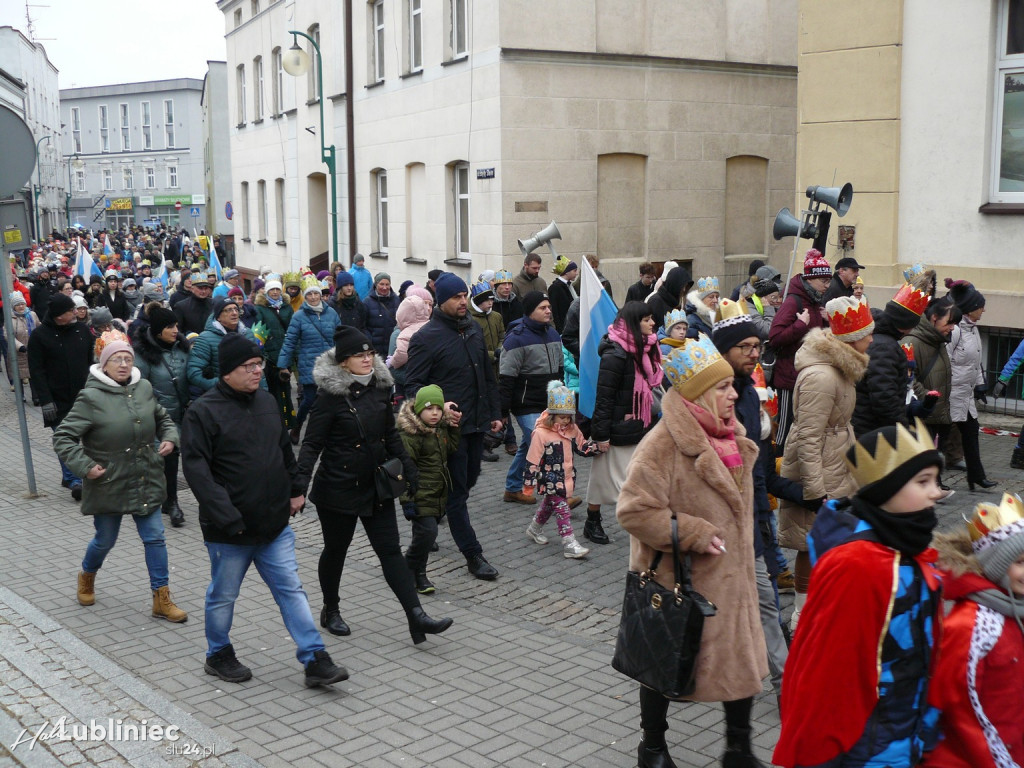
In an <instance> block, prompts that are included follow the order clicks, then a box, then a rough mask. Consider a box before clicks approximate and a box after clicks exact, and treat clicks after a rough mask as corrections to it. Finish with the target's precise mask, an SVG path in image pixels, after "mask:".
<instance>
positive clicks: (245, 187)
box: [239, 181, 249, 240]
mask: <svg viewBox="0 0 1024 768" xmlns="http://www.w3.org/2000/svg"><path fill="white" fill-rule="evenodd" d="M239 197H241V198H242V210H241V214H242V239H243V240H248V239H249V182H248V181H243V182H242V189H241V194H240V195H239Z"/></svg>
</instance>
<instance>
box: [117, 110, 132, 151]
mask: <svg viewBox="0 0 1024 768" xmlns="http://www.w3.org/2000/svg"><path fill="white" fill-rule="evenodd" d="M117 112H118V119H119V121H120V122H119V125H120V126H121V151H122V152H131V151H132V137H131V127H130V126H129V123H128V105H127V104H118V105H117Z"/></svg>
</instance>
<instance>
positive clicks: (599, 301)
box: [579, 259, 619, 419]
mask: <svg viewBox="0 0 1024 768" xmlns="http://www.w3.org/2000/svg"><path fill="white" fill-rule="evenodd" d="M580 268H581V269H582V270H583V276H582V277H581V278H580V364H579V369H580V398H579V401H580V402H579V411H580V413H582V414H583V415H584V416H586V417H587V418H588V419H589V418H591V417H592V416H593V415H594V400H595V399H596V396H597V370H598V368H599V366H600V364H601V357H600V355H598V354H597V346H598V344H600V343H601V338H602V337H603V336H604V335H605V334H606V333H607V332H608V326H609V325H611V324H612V323H613V322H615V316H616V315H617V314H618V313H619V310H618V308H617V307H616V306H615V302H614V301H612V297H611V296H609V295H608V292H607V291H605V289H604V287H603V286H602V285H601V281H600V280H599V279H598V277H597V273H596V272H594V268H593V267H592V266H590V262H588V261H587V260H586V259H581V260H580Z"/></svg>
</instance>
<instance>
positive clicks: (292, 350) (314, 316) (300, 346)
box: [277, 302, 339, 384]
mask: <svg viewBox="0 0 1024 768" xmlns="http://www.w3.org/2000/svg"><path fill="white" fill-rule="evenodd" d="M321 306H322V307H323V308H324V311H323V312H314V311H313V310H312V309H310V307H309V305H308V304H306V303H305V302H303V304H302V306H301V307H300V308H299V311H298V312H296V313H295V315H294V316H293V317H292V321H291V323H289V325H288V333H286V334H285V337H284V344H283V345H281V354H280V355H278V358H277V367H278V368H291V367H292V363H294V362H295V361H296V359H297V360H298V362H299V383H300V384H312V383H313V364H314V363H315V362H316V359H317V358H318V357H319V356H320V355H322V354H323V353H324V352H326V351H327V350H328V349H334V329H335V328H337V327H338V325H339V320H338V313H337V312H335V311H334V310H333V309H331V308H330V307H329V306H327V305H326V304H321Z"/></svg>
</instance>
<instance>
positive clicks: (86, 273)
mask: <svg viewBox="0 0 1024 768" xmlns="http://www.w3.org/2000/svg"><path fill="white" fill-rule="evenodd" d="M75 274H76V275H79V276H80V277H81V278H82V279H83V280H85V281H86V282H89V277H90V275H99V276H100V277H103V273H102V272H101V271H100V268H99V267H98V266H96V262H95V261H93V260H92V254H91V253H89V251H87V250H86V249H85V248H83V247H82V238H78V253H77V254H76V255H75Z"/></svg>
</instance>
